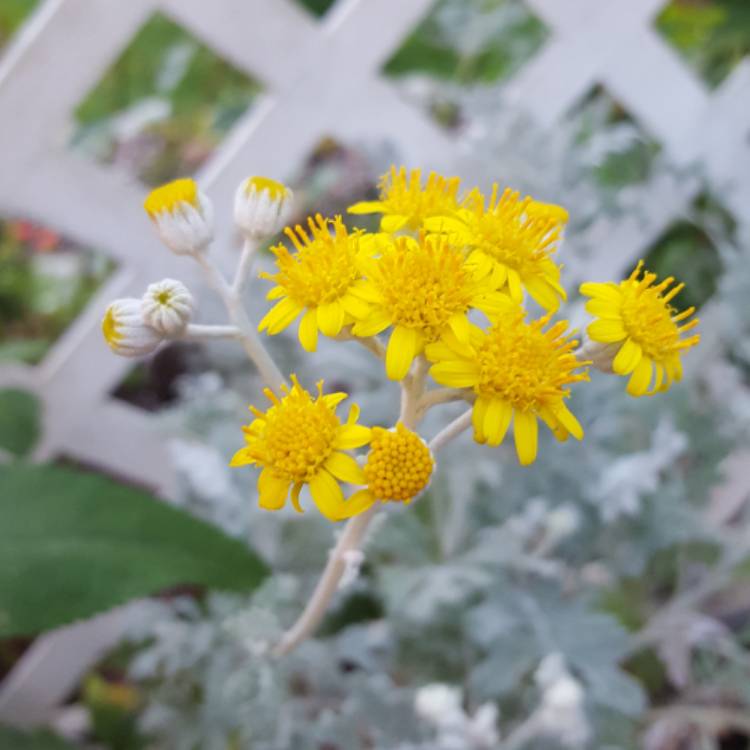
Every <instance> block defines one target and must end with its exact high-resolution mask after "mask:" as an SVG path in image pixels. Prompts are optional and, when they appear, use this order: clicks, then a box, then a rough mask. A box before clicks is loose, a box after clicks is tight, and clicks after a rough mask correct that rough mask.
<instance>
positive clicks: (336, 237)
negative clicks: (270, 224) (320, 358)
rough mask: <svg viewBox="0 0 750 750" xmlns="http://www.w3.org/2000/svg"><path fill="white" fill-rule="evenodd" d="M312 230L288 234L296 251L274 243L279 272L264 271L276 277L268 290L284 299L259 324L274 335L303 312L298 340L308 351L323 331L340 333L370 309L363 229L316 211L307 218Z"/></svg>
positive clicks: (297, 229)
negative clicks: (365, 282) (362, 266)
mask: <svg viewBox="0 0 750 750" xmlns="http://www.w3.org/2000/svg"><path fill="white" fill-rule="evenodd" d="M307 223H308V230H306V229H305V228H304V227H302V226H299V225H297V226H296V227H295V228H294V230H292V229H290V228H287V229H285V230H284V231H285V234H286V235H287V237H288V238H289V239H290V240H291V241H292V243H293V244H294V247H295V249H296V252H293V253H292V252H289V250H288V249H287V248H286V247H284V245H277V246H276V247H273V248H271V251H272V252H273V254H274V255H275V256H276V266H277V268H278V269H279V270H278V272H277V273H273V274H271V273H261V274H260V275H261V277H262V278H265V279H269V280H270V281H274V282H276V286H275V287H274V288H273V289H271V291H270V292H269V293H268V294H267V295H266V297H267V299H269V300H277V299H278V300H280V302H278V303H277V304H276V305H275V306H274V307H273V308H272V309H271V310H270V311H269V312H268V313H267V314H266V315H265V317H264V318H263V319H262V320H261V321H260V324H259V326H258V329H259V330H260V331H264V330H266V331H268V333H269V335H271V336H273V335H275V334H277V333H280V332H281V331H282V330H284V328H286V327H287V326H288V325H290V324H291V323H292V322H293V321H294V320H295V319H296V318H297V317H298V316H299V315H300V314H302V318H301V320H300V323H299V332H298V335H299V340H300V343H301V344H302V346H303V347H304V348H305V350H307V351H308V352H314V351H315V350H316V348H317V346H318V331H321V332H322V333H324V334H325V335H326V336H337V335H338V334H339V333H341V329H342V328H343V327H344V326H345V325H348V324H350V323H352V322H353V321H354V320H355V319H358V318H361V317H363V316H365V315H366V314H367V313H368V310H369V308H368V306H367V304H366V303H365V301H364V299H363V296H362V292H361V287H362V282H361V276H362V274H361V272H360V268H359V262H358V259H359V258H360V256H362V255H363V254H364V252H365V251H364V248H363V240H364V237H363V234H364V233H363V232H362V231H360V230H357V231H354V232H351V233H350V232H348V231H347V229H346V227H345V226H344V223H343V222H342V221H341V217H336V219H335V220H333V221H331V220H330V219H324V218H323V217H322V216H320V215H317V216H316V217H315V219H312V218H310V219H308V222H307Z"/></svg>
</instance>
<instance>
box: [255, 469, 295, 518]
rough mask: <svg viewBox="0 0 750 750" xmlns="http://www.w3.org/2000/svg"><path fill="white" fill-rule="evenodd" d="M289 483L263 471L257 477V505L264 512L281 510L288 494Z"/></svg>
mask: <svg viewBox="0 0 750 750" xmlns="http://www.w3.org/2000/svg"><path fill="white" fill-rule="evenodd" d="M290 485H291V482H290V481H289V480H288V479H282V478H281V477H278V476H276V475H275V474H274V473H273V472H272V471H271V470H270V469H263V471H261V473H260V476H259V477H258V493H259V497H258V505H260V507H261V508H265V509H266V510H281V508H283V507H284V503H285V502H286V497H287V495H288V494H289V486H290Z"/></svg>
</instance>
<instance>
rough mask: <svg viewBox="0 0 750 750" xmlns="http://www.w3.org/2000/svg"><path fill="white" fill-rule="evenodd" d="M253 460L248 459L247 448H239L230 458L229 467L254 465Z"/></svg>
mask: <svg viewBox="0 0 750 750" xmlns="http://www.w3.org/2000/svg"><path fill="white" fill-rule="evenodd" d="M254 463H255V459H253V458H251V457H250V454H249V448H240V449H239V450H238V451H237V453H235V454H234V455H233V456H232V460H231V461H230V462H229V465H230V466H247V465H248V464H254Z"/></svg>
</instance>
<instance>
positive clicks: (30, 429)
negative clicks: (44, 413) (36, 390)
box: [0, 388, 39, 456]
mask: <svg viewBox="0 0 750 750" xmlns="http://www.w3.org/2000/svg"><path fill="white" fill-rule="evenodd" d="M38 437H39V402H38V401H37V400H36V398H35V397H34V396H33V395H32V394H30V393H26V391H19V390H16V389H14V388H9V389H6V390H2V391H0V449H2V450H5V451H8V452H9V453H12V454H13V455H14V456H25V455H26V454H27V453H28V452H29V451H30V450H31V449H32V448H33V447H34V444H35V443H36V441H37V438H38Z"/></svg>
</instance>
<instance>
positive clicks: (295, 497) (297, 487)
mask: <svg viewBox="0 0 750 750" xmlns="http://www.w3.org/2000/svg"><path fill="white" fill-rule="evenodd" d="M302 486H303V483H302V482H295V484H294V486H293V487H292V495H291V500H292V505H293V506H294V510H296V511H297V513H304V512H305V511H304V510H302V506H301V505H300V502H299V493H300V491H301V490H302Z"/></svg>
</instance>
